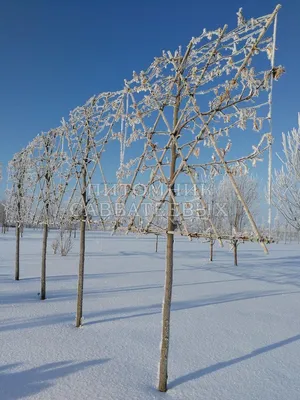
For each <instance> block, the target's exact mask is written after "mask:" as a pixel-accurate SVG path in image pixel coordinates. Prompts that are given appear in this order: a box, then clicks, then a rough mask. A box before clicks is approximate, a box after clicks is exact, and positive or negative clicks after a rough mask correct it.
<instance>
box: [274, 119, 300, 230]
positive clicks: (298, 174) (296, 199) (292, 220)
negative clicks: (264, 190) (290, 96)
mask: <svg viewBox="0 0 300 400" xmlns="http://www.w3.org/2000/svg"><path fill="white" fill-rule="evenodd" d="M299 148H300V113H299V115H298V128H297V129H295V128H294V129H292V131H291V132H289V133H288V134H284V133H283V134H282V150H283V155H278V157H279V160H280V161H281V163H282V166H281V169H280V170H275V176H274V179H273V190H272V201H273V205H274V206H275V207H276V208H277V210H278V211H279V212H280V213H281V215H282V216H283V217H284V219H285V220H286V222H287V223H288V224H289V225H291V226H292V227H294V228H295V229H296V230H297V231H298V232H299V231H300V152H299Z"/></svg>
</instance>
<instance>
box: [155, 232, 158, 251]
mask: <svg viewBox="0 0 300 400" xmlns="http://www.w3.org/2000/svg"><path fill="white" fill-rule="evenodd" d="M157 251H158V235H156V241H155V253H157Z"/></svg>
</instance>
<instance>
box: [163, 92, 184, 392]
mask: <svg viewBox="0 0 300 400" xmlns="http://www.w3.org/2000/svg"><path fill="white" fill-rule="evenodd" d="M179 105H180V94H178V95H177V98H176V104H175V107H174V121H173V126H174V128H175V126H176V124H177V121H178V111H179ZM175 140H176V132H174V141H175ZM174 141H173V142H172V145H171V163H170V181H172V179H173V177H174V175H175V170H176V158H177V151H176V144H175V142H174ZM174 185H175V183H174V184H173V185H172V187H171V190H172V192H173V193H174V194H175V192H174V187H175V186H174ZM174 209H175V205H174V201H173V199H172V197H171V196H169V206H168V233H167V251H166V270H165V293H164V300H163V307H162V335H161V349H160V363H159V382H158V390H159V391H160V392H166V391H167V383H168V355H169V343H170V317H171V302H172V287H173V251H174V229H175V226H174Z"/></svg>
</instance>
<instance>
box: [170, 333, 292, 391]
mask: <svg viewBox="0 0 300 400" xmlns="http://www.w3.org/2000/svg"><path fill="white" fill-rule="evenodd" d="M298 340H300V335H295V336H292V337H290V338H288V339H284V340H281V341H280V342H277V343H273V344H270V345H268V346H264V347H260V348H259V349H256V350H254V351H252V352H251V353H248V354H245V355H244V356H241V357H237V358H233V359H231V360H228V361H222V362H219V363H217V364H214V365H211V366H209V367H207V368H202V369H198V370H197V371H194V372H190V373H188V374H186V375H183V376H181V377H179V378H177V379H175V380H174V381H172V382H170V384H169V389H172V388H174V387H176V386H179V385H181V384H182V383H186V382H189V381H193V380H196V379H199V378H201V377H202V376H205V375H208V374H211V373H213V372H216V371H219V370H220V369H223V368H227V367H230V366H231V365H234V364H237V363H240V362H243V361H246V360H249V359H251V358H253V357H256V356H259V355H261V354H264V353H267V352H269V351H272V350H275V349H277V348H279V347H282V346H286V345H288V344H290V343H293V342H296V341H298Z"/></svg>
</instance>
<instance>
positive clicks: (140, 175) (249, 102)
mask: <svg viewBox="0 0 300 400" xmlns="http://www.w3.org/2000/svg"><path fill="white" fill-rule="evenodd" d="M279 8H280V7H279V6H278V7H276V9H275V10H274V12H273V13H272V14H270V15H267V16H264V17H260V18H257V19H250V20H248V21H246V20H245V18H244V17H243V15H242V12H241V11H242V10H241V9H240V10H239V12H238V26H237V28H235V29H234V30H233V31H228V29H227V26H226V25H225V26H224V27H223V28H220V29H217V30H215V31H209V32H208V31H206V30H204V31H203V33H202V35H201V36H199V37H197V38H193V39H192V40H191V41H190V43H189V44H188V46H187V48H186V49H185V50H183V49H182V48H179V49H178V50H177V51H175V52H173V53H171V52H170V51H168V52H163V54H162V56H161V57H158V58H156V59H155V61H154V62H153V63H152V64H151V66H150V67H149V68H148V69H147V70H146V71H142V72H141V73H139V74H137V73H135V72H134V74H133V79H132V80H130V81H125V87H124V92H125V93H126V97H127V98H126V104H127V109H128V110H129V111H128V112H127V113H126V116H125V126H126V130H124V133H123V141H124V147H126V146H128V147H129V148H130V151H127V154H128V153H129V156H128V157H127V158H126V157H125V158H124V152H123V154H122V163H121V167H120V170H119V172H118V177H119V181H120V183H122V184H123V185H124V184H126V185H128V190H127V191H126V193H125V194H124V195H120V197H119V198H118V202H120V203H121V204H123V209H124V210H126V211H127V210H128V208H129V207H130V209H132V207H131V204H132V203H133V202H136V199H137V197H139V198H138V201H137V205H136V208H135V211H134V212H133V213H132V215H131V217H130V218H128V219H127V221H126V222H125V223H124V219H123V220H122V218H121V217H119V219H118V218H117V221H116V227H115V229H118V227H119V226H120V225H122V224H123V225H124V224H125V225H126V227H127V229H128V231H138V232H142V233H163V232H164V233H165V234H166V236H167V247H166V274H165V294H164V299H163V316H162V336H161V357H160V365H159V384H158V388H159V390H160V391H162V392H165V391H166V390H167V376H168V352H169V343H170V313H171V299H172V286H173V254H174V235H175V234H176V231H178V230H179V231H180V233H181V234H182V235H185V236H187V237H189V238H191V237H197V236H198V237H199V236H200V237H201V236H206V237H207V236H208V234H207V232H205V233H203V234H202V235H201V234H200V235H199V234H198V233H195V232H193V231H191V229H190V226H189V224H188V221H187V218H186V217H185V215H184V206H185V205H184V202H185V201H183V199H182V197H180V196H176V186H175V185H177V184H178V183H180V182H183V181H185V180H188V181H189V182H190V183H191V184H192V186H193V187H194V191H195V193H196V195H197V198H198V200H199V203H200V204H201V207H202V208H203V209H204V210H205V211H206V215H207V220H208V222H209V224H210V227H211V233H210V235H209V237H211V238H213V237H214V238H216V239H219V240H220V241H221V235H220V234H219V233H218V231H217V228H216V225H215V223H214V221H213V219H212V218H211V216H210V214H209V210H208V205H207V204H206V201H205V198H204V196H203V195H202V193H201V189H200V187H199V184H198V181H197V175H198V172H203V171H204V172H205V173H206V174H209V175H212V176H215V175H218V174H221V173H225V174H226V175H227V177H228V180H229V182H230V183H231V185H232V187H233V189H234V192H235V195H236V197H237V199H238V200H239V202H240V204H241V205H242V207H243V209H244V210H245V213H246V215H247V217H248V220H249V223H250V226H251V228H252V231H253V234H254V235H255V237H256V239H257V240H258V241H259V242H261V244H262V246H263V247H264V249H265V251H267V249H266V246H265V241H264V238H263V237H262V235H261V234H260V232H259V231H258V228H257V225H256V223H255V221H254V218H253V215H252V213H251V211H250V208H249V204H247V200H246V199H245V198H244V196H243V193H241V191H240V189H239V185H238V183H237V180H236V178H235V177H236V176H238V175H243V174H247V173H248V168H249V164H250V165H251V163H252V165H255V164H256V162H257V161H258V160H260V158H261V156H262V155H263V153H264V152H265V151H266V150H268V149H270V147H271V144H272V134H271V124H270V122H271V104H272V83H273V79H278V78H279V77H280V75H281V74H282V73H283V71H284V70H283V68H282V67H275V65H274V55H275V34H276V16H277V12H278V10H279ZM274 21H275V23H274V29H273V34H271V36H270V37H268V36H267V35H266V34H267V31H268V28H269V27H270V26H271V24H272V23H273V22H274ZM251 128H252V129H253V130H254V131H255V132H260V135H257V134H256V138H257V137H259V140H258V143H257V144H255V145H253V146H252V149H249V150H248V152H247V151H246V146H245V147H244V146H243V148H242V149H241V147H240V148H239V149H238V148H237V147H235V152H234V154H235V155H234V156H231V157H230V154H231V148H232V147H233V145H234V141H233V139H234V138H235V137H236V135H237V131H238V130H239V129H242V130H250V129H251ZM253 141H254V137H253V139H252V144H253ZM137 143H140V144H139V145H138V144H137ZM141 143H142V144H141ZM142 146H143V147H142ZM141 147H142V151H140V148H141ZM241 150H243V153H241V154H240V155H239V156H237V153H238V151H240V152H241ZM139 152H140V153H139ZM245 153H246V154H245ZM132 154H134V157H132ZM200 157H201V159H202V160H203V161H202V162H199V159H200ZM269 170H270V168H269ZM138 185H140V186H143V190H142V191H141V194H140V195H138V194H137V190H136V188H137V186H138ZM157 185H160V186H161V187H163V193H161V192H159V191H157V190H153V188H157ZM149 204H150V205H151V206H152V207H151V210H152V215H151V216H150V217H149V213H148V212H147V216H146V220H147V223H146V224H142V225H137V224H136V221H137V218H136V217H137V216H139V215H141V214H142V215H144V214H145V212H146V211H145V210H146V208H147V207H148V206H149ZM146 205H147V207H146ZM143 206H144V207H143ZM148 208H149V207H148ZM195 212H197V210H195ZM161 214H162V215H165V216H166V218H165V223H164V225H163V226H161V225H160V226H158V225H157V224H156V223H155V219H156V217H157V216H158V215H161Z"/></svg>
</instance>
